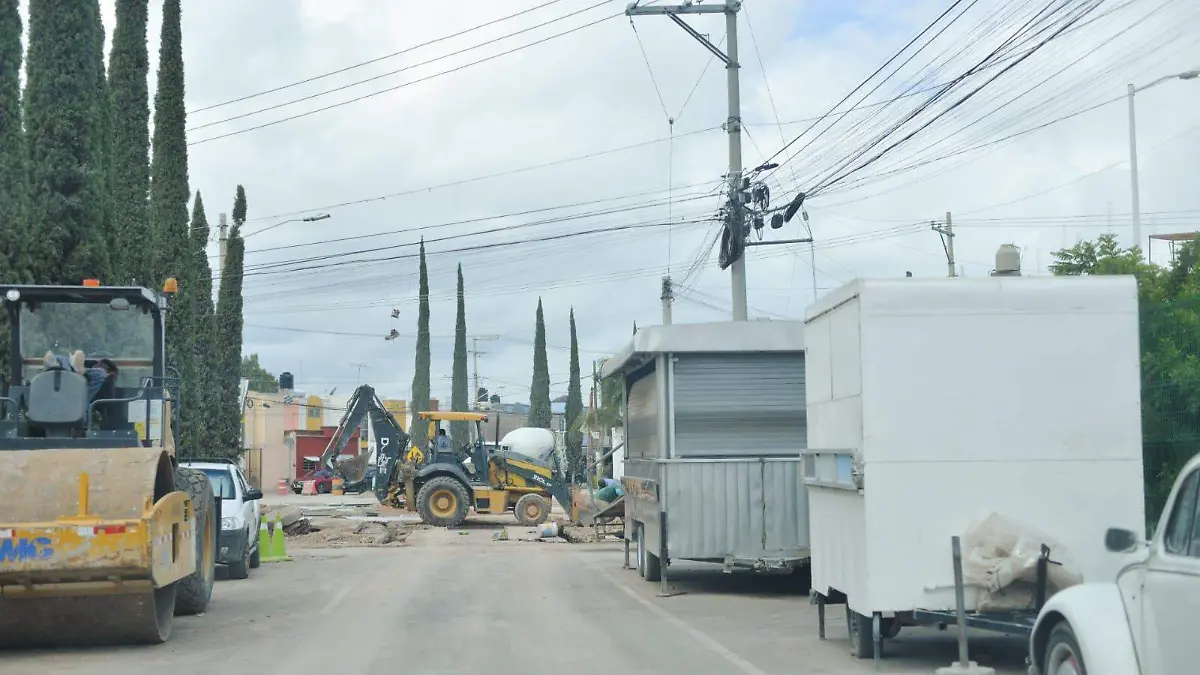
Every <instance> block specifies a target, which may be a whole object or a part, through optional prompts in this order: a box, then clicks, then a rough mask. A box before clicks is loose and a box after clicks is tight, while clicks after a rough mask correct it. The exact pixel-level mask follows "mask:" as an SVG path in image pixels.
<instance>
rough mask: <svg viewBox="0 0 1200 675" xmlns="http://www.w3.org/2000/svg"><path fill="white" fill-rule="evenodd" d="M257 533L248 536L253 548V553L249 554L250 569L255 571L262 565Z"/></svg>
mask: <svg viewBox="0 0 1200 675" xmlns="http://www.w3.org/2000/svg"><path fill="white" fill-rule="evenodd" d="M257 535H258V532H257V531H256V532H255V533H254V534H251V535H250V544H249V545H251V546H253V547H254V552H253V553H251V554H250V569H252V570H256V569H258V566H259V565H261V564H262V551H261V550H259V547H258V536H257Z"/></svg>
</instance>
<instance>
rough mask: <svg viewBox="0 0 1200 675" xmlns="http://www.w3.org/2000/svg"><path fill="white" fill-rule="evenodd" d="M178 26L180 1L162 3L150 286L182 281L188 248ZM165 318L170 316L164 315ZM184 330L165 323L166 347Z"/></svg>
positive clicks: (180, 34) (152, 177)
mask: <svg viewBox="0 0 1200 675" xmlns="http://www.w3.org/2000/svg"><path fill="white" fill-rule="evenodd" d="M183 94H184V90H183V27H182V17H181V15H180V0H164V2H163V18H162V34H161V38H160V41H159V46H158V86H157V88H156V89H155V92H154V142H153V144H152V145H151V148H152V149H153V155H152V157H151V160H150V223H151V227H152V228H153V237H152V240H153V242H154V245H155V248H154V251H155V254H156V255H155V262H154V268H153V271H152V273H153V275H154V279H153V280H152V283H153V284H154V285H155V286H157V285H159V284H161V283H162V281H163V279H165V278H167V277H172V276H173V277H176V278H177V279H182V277H183V276H184V275H183V267H184V262H185V260H186V258H187V256H186V253H185V252H186V250H187V245H188V202H189V201H190V198H191V191H190V190H189V188H188V163H187V131H186V130H185V127H186V125H187V113H186V111H185V110H184V106H183ZM168 316H169V315H168ZM183 328H184V327H183V326H181V325H179V324H178V322H172V321H171V320H170V319H169V318H168V321H167V344H168V345H171V344H173V343H175V342H177V341H178V340H179V339H182V338H181V337H180V335H179V334H180V333H181V331H182V329H183Z"/></svg>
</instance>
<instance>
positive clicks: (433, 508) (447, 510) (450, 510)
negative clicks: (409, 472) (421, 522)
mask: <svg viewBox="0 0 1200 675" xmlns="http://www.w3.org/2000/svg"><path fill="white" fill-rule="evenodd" d="M457 507H458V500H457V499H456V498H455V497H454V493H453V492H451V491H450V490H438V491H437V492H434V493H433V494H432V495H430V496H429V511H430V513H432V514H433V515H435V516H437V517H438V518H449V517H450V516H453V515H454V512H455V511H456V510H457Z"/></svg>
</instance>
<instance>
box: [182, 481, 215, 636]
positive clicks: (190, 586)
mask: <svg viewBox="0 0 1200 675" xmlns="http://www.w3.org/2000/svg"><path fill="white" fill-rule="evenodd" d="M175 489H176V490H180V491H182V492H186V493H187V494H188V497H189V498H191V500H192V510H193V512H194V513H195V517H196V537H195V542H196V571H195V572H193V573H192V574H191V575H189V576H186V577H184V578H182V579H180V580H179V581H178V582H176V585H177V592H176V598H175V615H176V616H187V615H190V614H200V613H202V612H203V611H204V610H205V609H206V608H207V607H208V601H209V600H210V599H212V587H213V579H215V578H216V564H217V537H218V530H217V528H218V527H220V523H218V522H217V520H216V519H215V518H213V513H214V512H216V510H217V504H216V501H215V499H214V497H213V491H212V484H211V483H209V481H208V476H206V475H204V472H203V471H197V470H195V469H184V468H178V469H176V470H175Z"/></svg>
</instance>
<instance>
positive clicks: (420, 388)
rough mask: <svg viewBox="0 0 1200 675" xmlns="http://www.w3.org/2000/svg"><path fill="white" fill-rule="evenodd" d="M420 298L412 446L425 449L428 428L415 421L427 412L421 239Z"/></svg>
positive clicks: (426, 281) (426, 300)
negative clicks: (423, 412) (419, 415)
mask: <svg viewBox="0 0 1200 675" xmlns="http://www.w3.org/2000/svg"><path fill="white" fill-rule="evenodd" d="M418 293H419V294H420V297H419V298H418V299H417V349H416V356H415V358H414V362H413V379H412V413H413V414H412V428H411V429H410V430H409V436H410V437H411V438H412V444H413V445H414V446H419V447H422V448H423V447H425V446H426V443H427V442H428V441H429V427H428V425H426V424H424V423H422V422H421V421H420V420H418V419H417V413H418V412H421V411H423V410H429V268H428V267H426V266H425V238H424V237H422V238H421V267H420V284H419V287H418Z"/></svg>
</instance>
